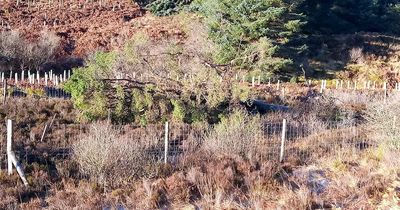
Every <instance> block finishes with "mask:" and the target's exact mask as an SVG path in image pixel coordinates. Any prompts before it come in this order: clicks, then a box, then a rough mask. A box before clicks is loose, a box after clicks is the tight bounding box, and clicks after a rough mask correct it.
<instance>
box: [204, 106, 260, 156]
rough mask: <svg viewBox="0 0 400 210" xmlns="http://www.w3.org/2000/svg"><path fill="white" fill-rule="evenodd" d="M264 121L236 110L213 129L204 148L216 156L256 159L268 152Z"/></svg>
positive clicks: (205, 141) (206, 138)
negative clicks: (264, 138)
mask: <svg viewBox="0 0 400 210" xmlns="http://www.w3.org/2000/svg"><path fill="white" fill-rule="evenodd" d="M262 131H263V129H262V120H261V117H260V116H251V115H249V114H247V113H246V112H245V111H242V110H234V111H233V112H232V114H231V115H229V116H228V117H223V118H222V119H221V122H220V123H219V124H217V125H215V127H214V128H213V129H212V131H211V132H210V133H209V134H208V135H207V136H206V137H205V139H204V148H205V150H206V151H210V152H211V153H213V154H215V155H217V156H218V155H222V156H224V155H227V156H232V155H233V156H240V157H242V158H246V159H254V158H258V157H260V156H262V155H263V154H264V152H263V151H266V149H265V147H264V146H265V145H264V143H265V142H267V141H263V140H262Z"/></svg>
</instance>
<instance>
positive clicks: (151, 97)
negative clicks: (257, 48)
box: [65, 35, 248, 124]
mask: <svg viewBox="0 0 400 210" xmlns="http://www.w3.org/2000/svg"><path fill="white" fill-rule="evenodd" d="M203 41H204V43H207V41H206V40H203ZM190 42H191V40H190V39H189V40H186V41H181V40H175V39H173V38H171V39H168V40H164V41H155V40H150V39H148V38H147V37H146V36H144V35H137V36H135V37H134V38H133V39H132V41H130V42H128V43H127V44H126V45H125V47H124V48H123V49H122V50H120V51H115V52H109V53H104V52H98V53H96V54H95V55H93V56H92V57H91V58H90V59H89V60H88V63H87V65H86V67H83V68H79V69H75V71H74V74H73V76H72V77H71V79H70V80H69V81H68V82H67V83H66V84H65V89H66V90H67V91H69V92H70V93H71V94H72V98H73V101H74V104H75V106H76V107H77V108H78V109H79V110H80V111H81V113H82V115H81V116H82V117H83V118H84V119H87V120H95V119H102V118H107V117H108V116H111V117H112V119H113V120H114V121H117V122H137V123H140V124H147V123H150V122H155V121H160V120H165V119H167V118H173V119H175V120H179V121H185V122H194V121H210V120H211V121H212V120H213V119H212V118H213V117H215V116H218V114H219V113H221V112H223V111H224V110H225V109H223V108H226V106H227V105H229V103H234V102H235V101H238V100H239V98H242V99H243V98H244V97H248V94H247V93H248V90H246V89H247V88H246V87H245V86H241V85H238V84H235V83H234V81H233V80H234V75H233V74H234V72H235V70H234V69H233V68H231V67H230V66H228V65H217V64H214V63H213V62H212V60H211V59H210V52H211V50H210V48H211V46H212V44H209V45H208V44H204V43H203V44H202V45H201V46H202V47H200V48H199V47H193V46H192V45H191V44H192V43H190ZM208 47H210V48H208ZM214 120H215V119H214Z"/></svg>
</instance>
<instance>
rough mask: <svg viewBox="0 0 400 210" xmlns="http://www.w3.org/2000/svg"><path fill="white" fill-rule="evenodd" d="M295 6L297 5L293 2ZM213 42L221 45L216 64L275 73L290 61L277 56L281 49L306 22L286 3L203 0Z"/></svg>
mask: <svg viewBox="0 0 400 210" xmlns="http://www.w3.org/2000/svg"><path fill="white" fill-rule="evenodd" d="M291 3H293V2H291ZM196 4H197V5H198V6H197V8H199V10H200V12H201V13H202V14H204V17H205V20H206V24H207V25H208V27H209V36H210V38H211V39H212V40H213V41H214V42H215V43H216V44H217V45H218V48H219V50H218V52H217V53H216V55H215V60H216V61H217V62H218V63H220V64H233V65H235V66H239V67H241V68H245V69H248V70H260V71H264V72H275V71H277V70H279V69H282V68H283V67H284V66H285V65H286V64H288V63H289V62H290V60H287V59H283V58H280V57H277V56H276V53H277V51H278V49H279V46H280V45H281V44H283V43H285V42H287V41H288V38H290V36H292V35H293V33H295V32H298V31H299V29H300V26H301V25H302V24H303V22H302V21H301V20H300V18H301V17H300V16H299V15H297V14H294V13H292V11H291V8H290V5H289V4H288V3H286V2H284V1H282V0H203V1H198V2H197V3H196Z"/></svg>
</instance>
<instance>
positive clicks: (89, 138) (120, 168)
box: [73, 123, 156, 186]
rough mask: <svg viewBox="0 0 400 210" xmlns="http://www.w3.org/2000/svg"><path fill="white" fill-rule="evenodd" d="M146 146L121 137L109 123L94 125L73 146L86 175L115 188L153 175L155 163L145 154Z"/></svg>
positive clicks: (81, 169) (76, 159) (76, 158)
mask: <svg viewBox="0 0 400 210" xmlns="http://www.w3.org/2000/svg"><path fill="white" fill-rule="evenodd" d="M145 145H146V144H145V143H143V142H140V141H134V140H131V139H129V140H128V139H124V138H122V137H121V135H120V131H119V130H117V129H115V128H113V127H112V126H111V125H110V124H107V123H94V124H92V125H91V129H90V130H89V132H88V133H87V134H86V135H84V136H82V138H81V139H80V140H78V141H77V142H76V143H75V144H74V145H73V151H74V156H73V157H74V159H75V161H76V162H77V163H78V164H79V167H80V171H81V172H82V173H83V174H85V175H88V176H89V177H90V178H92V179H93V180H94V181H96V182H98V183H99V184H106V185H111V186H115V185H118V184H122V183H126V182H127V181H129V180H130V179H132V178H135V177H139V176H140V177H143V176H144V177H145V176H150V175H152V173H153V171H152V166H154V164H155V162H156V160H155V159H154V158H152V157H150V156H149V155H148V154H146V146H145Z"/></svg>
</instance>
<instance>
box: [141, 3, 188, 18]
mask: <svg viewBox="0 0 400 210" xmlns="http://www.w3.org/2000/svg"><path fill="white" fill-rule="evenodd" d="M191 1H192V0H155V1H152V2H151V3H150V4H148V5H147V6H146V7H147V8H148V9H149V10H150V12H151V13H153V14H155V15H158V16H166V15H171V14H173V13H176V12H178V11H179V10H180V9H182V8H183V7H184V6H185V5H188V4H190V2H191Z"/></svg>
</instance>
